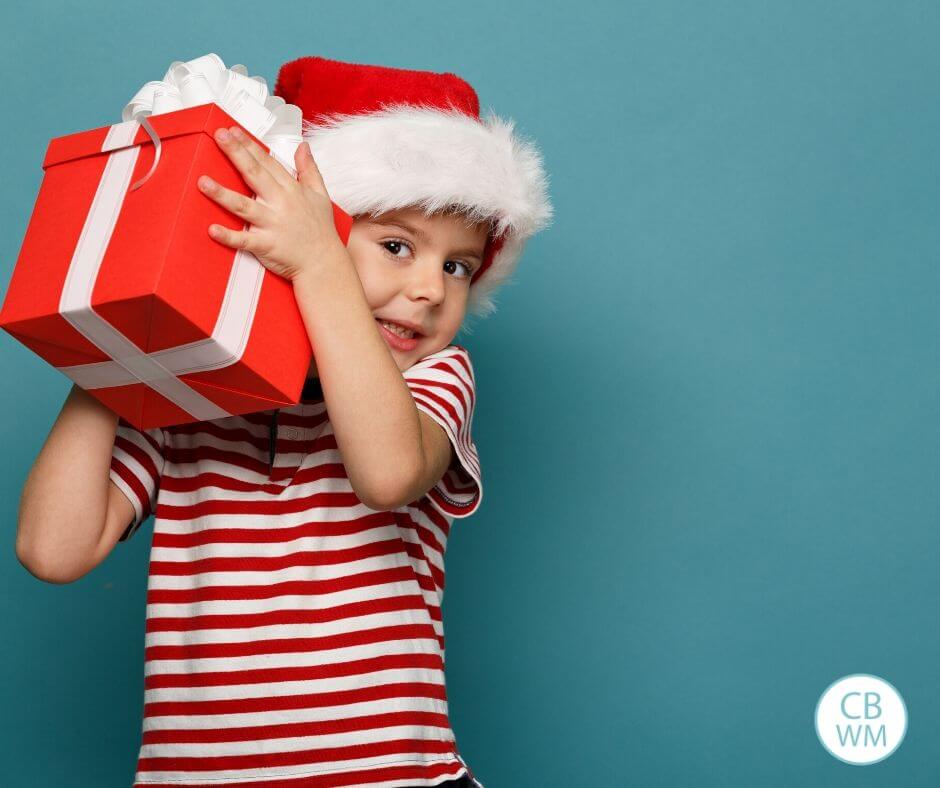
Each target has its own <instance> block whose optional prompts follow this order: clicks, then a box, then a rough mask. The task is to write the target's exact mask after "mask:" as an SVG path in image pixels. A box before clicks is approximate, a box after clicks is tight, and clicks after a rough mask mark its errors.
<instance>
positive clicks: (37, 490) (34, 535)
mask: <svg viewBox="0 0 940 788" xmlns="http://www.w3.org/2000/svg"><path fill="white" fill-rule="evenodd" d="M117 421H118V417H117V414H116V413H114V412H113V411H111V410H110V409H108V408H106V407H105V406H104V405H102V404H101V403H100V402H98V400H96V399H95V398H94V397H92V396H91V395H90V394H88V393H87V392H86V391H83V390H82V389H80V388H79V387H78V386H74V385H73V386H72V389H71V391H70V392H69V395H68V398H67V399H66V401H65V404H64V405H63V406H62V411H61V412H60V413H59V416H58V418H57V419H56V422H55V424H54V425H53V427H52V430H51V431H50V433H49V437H48V438H47V439H46V442H45V444H44V445H43V447H42V449H41V451H40V452H39V456H38V457H37V458H36V462H35V463H34V464H33V467H32V469H31V470H30V473H29V476H28V477H27V479H26V483H25V484H24V486H23V493H22V496H21V498H20V508H19V517H18V523H17V534H16V553H17V556H18V557H19V558H20V560H21V561H23V562H29V565H36V566H40V565H47V564H49V563H50V562H51V561H53V559H56V558H57V557H60V556H61V557H62V558H63V559H69V558H70V557H71V556H74V555H79V554H81V555H84V554H85V553H87V552H88V551H89V549H91V547H92V546H94V545H95V544H96V543H97V542H98V540H99V539H100V537H101V531H102V529H103V527H104V521H105V515H106V513H107V506H108V471H109V468H110V462H111V451H112V447H113V445H114V436H115V434H116V432H117Z"/></svg>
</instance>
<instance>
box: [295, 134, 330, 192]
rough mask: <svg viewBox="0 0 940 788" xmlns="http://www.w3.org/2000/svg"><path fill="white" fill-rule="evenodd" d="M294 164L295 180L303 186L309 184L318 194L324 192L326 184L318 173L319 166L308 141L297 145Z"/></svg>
mask: <svg viewBox="0 0 940 788" xmlns="http://www.w3.org/2000/svg"><path fill="white" fill-rule="evenodd" d="M294 164H295V165H296V167H297V180H298V181H300V182H301V183H302V184H303V185H304V186H309V187H310V188H311V189H313V190H314V191H318V192H320V194H326V184H324V183H323V176H322V175H321V174H320V168H319V167H318V166H317V162H316V160H315V159H314V158H313V151H311V150H310V143H309V142H307V141H306V140H305V141H304V142H302V143H301V144H300V145H298V146H297V150H296V151H295V152H294Z"/></svg>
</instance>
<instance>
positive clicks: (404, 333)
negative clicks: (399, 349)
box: [379, 320, 415, 339]
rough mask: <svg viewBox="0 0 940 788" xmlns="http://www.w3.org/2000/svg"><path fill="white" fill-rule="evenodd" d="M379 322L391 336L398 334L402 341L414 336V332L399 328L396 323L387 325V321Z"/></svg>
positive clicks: (402, 327)
mask: <svg viewBox="0 0 940 788" xmlns="http://www.w3.org/2000/svg"><path fill="white" fill-rule="evenodd" d="M379 322H380V323H381V324H382V325H383V326H385V327H386V328H387V329H388V330H389V331H391V332H392V333H393V334H398V336H400V337H402V338H403V339H411V338H412V337H413V336H414V335H415V332H414V331H412V330H411V329H410V328H405V327H404V326H400V325H398V324H397V323H389V322H388V321H387V320H380V321H379Z"/></svg>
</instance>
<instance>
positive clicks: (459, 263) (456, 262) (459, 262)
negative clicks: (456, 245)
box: [444, 260, 473, 279]
mask: <svg viewBox="0 0 940 788" xmlns="http://www.w3.org/2000/svg"><path fill="white" fill-rule="evenodd" d="M448 266H460V267H461V268H463V274H461V275H458V276H457V278H458V279H469V278H470V277H471V276H473V268H471V267H470V266H469V265H467V264H466V263H465V262H463V261H462V260H448V261H447V262H446V263H444V269H445V270H446V271H447V273H453V272H452V271H451V270H450V269H448Z"/></svg>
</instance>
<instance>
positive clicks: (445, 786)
mask: <svg viewBox="0 0 940 788" xmlns="http://www.w3.org/2000/svg"><path fill="white" fill-rule="evenodd" d="M434 788H473V780H471V779H470V778H469V777H468V776H467V775H466V774H465V775H463V776H462V777H458V778H457V779H456V780H447V781H446V782H443V783H438V784H437V785H435V786H434Z"/></svg>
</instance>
